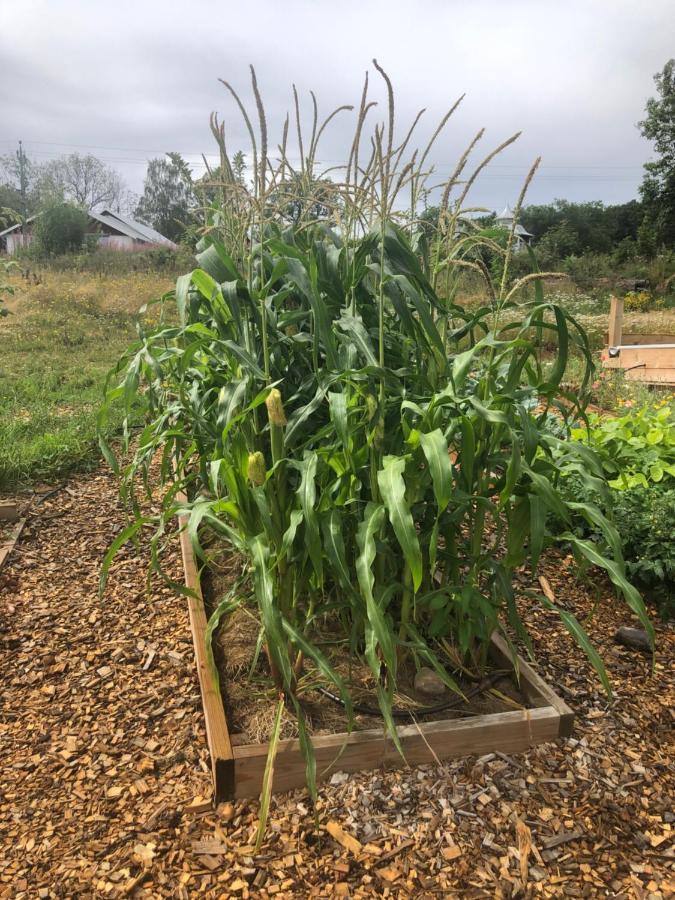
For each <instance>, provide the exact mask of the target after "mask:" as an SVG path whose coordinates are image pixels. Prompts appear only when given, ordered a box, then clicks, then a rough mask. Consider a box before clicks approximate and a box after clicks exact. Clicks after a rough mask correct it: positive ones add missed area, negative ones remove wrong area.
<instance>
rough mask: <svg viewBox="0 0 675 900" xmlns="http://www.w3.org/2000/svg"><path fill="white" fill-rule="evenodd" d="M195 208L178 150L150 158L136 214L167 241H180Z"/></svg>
mask: <svg viewBox="0 0 675 900" xmlns="http://www.w3.org/2000/svg"><path fill="white" fill-rule="evenodd" d="M195 207H196V199H195V191H194V184H193V181H192V173H191V172H190V167H189V166H188V164H187V163H186V161H185V160H184V159H183V157H182V156H181V155H180V153H167V154H166V159H151V160H150V162H149V163H148V172H147V175H146V176H145V182H144V185H143V195H142V197H141V199H140V200H139V203H138V206H137V207H136V216H137V217H138V218H139V219H140V220H141V221H142V222H145V223H146V224H148V225H151V226H152V227H153V228H155V229H156V230H157V231H159V233H160V234H163V235H164V236H165V237H168V238H169V239H170V240H173V241H176V240H180V238H181V237H182V235H183V233H184V231H185V229H186V227H187V226H188V225H189V224H190V222H191V219H192V216H193V211H194V209H195Z"/></svg>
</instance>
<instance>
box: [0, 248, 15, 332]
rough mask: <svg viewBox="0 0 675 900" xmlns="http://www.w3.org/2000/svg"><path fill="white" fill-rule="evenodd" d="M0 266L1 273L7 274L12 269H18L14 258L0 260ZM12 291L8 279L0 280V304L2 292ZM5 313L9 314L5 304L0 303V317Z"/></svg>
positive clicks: (11, 292)
mask: <svg viewBox="0 0 675 900" xmlns="http://www.w3.org/2000/svg"><path fill="white" fill-rule="evenodd" d="M0 267H1V268H2V272H3V275H4V276H7V275H9V273H10V272H11V271H12V269H18V268H19V265H18V263H16V262H14V260H9V261H5V260H0ZM13 293H14V288H13V286H12V285H11V284H10V283H9V282H8V281H0V304H2V295H3V294H9V295H11V294H13ZM6 315H9V310H8V309H7V308H6V307H5V306H2V305H0V318H2V317H3V316H6Z"/></svg>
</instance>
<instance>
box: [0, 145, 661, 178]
mask: <svg viewBox="0 0 675 900" xmlns="http://www.w3.org/2000/svg"><path fill="white" fill-rule="evenodd" d="M0 143H3V144H10V143H11V144H14V143H16V141H12V140H8V139H4V138H3V139H2V140H0ZM25 143H27V144H30V145H33V144H38V145H40V146H49V147H76V148H79V149H83V150H110V151H113V152H117V153H149V154H156V155H159V156H164V155H166V153H167V151H166V150H157V149H155V150H149V149H147V148H143V147H111V146H108V145H105V144H69V143H65V142H59V141H27V142H25ZM32 152H33V153H34V154H39V155H49V156H53V155H54V154H53V153H52V152H51V151H47V150H33V151H32ZM176 152H179V153H180V154H181V155H182V156H199V157H201V156H202V155H203V153H204V152H203V151H201V150H195V151H188V150H179V151H176ZM58 155H62V154H58ZM205 155H206V156H216V154H215V153H206V154H205ZM244 155H248V154H246V153H244ZM107 159H108V160H110V161H116V162H144V163H145V162H147V158H146V157H143V158H142V159H139V158H131V157H107ZM290 159H291V160H296V161H299V157H290ZM324 163H338V164H339V163H344V159H329V158H323V159H321V160H318V164H319V165H323V164H324ZM198 165H201V166H202V167H204V164H203V163H199V164H198ZM525 165H526V164H525ZM490 167H491V168H492V169H519V170H522V168H523V165H521V164H519V163H491V164H490ZM435 168H436V169H437V170H438V169H451V168H452V167H450V166H447V165H444V164H439V165H437V166H435ZM541 168H542V169H574V170H579V169H602V170H607V169H630V170H633V171H640V172H641V171H642V169H643V166H641V165H638V164H636V163H631V164H626V163H606V164H605V163H542V166H541Z"/></svg>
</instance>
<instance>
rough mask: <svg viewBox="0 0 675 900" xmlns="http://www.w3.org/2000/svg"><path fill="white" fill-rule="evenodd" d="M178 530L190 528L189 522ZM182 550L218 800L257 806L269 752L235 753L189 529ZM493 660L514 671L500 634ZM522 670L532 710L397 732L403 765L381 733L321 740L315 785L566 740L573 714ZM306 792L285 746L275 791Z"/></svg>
mask: <svg viewBox="0 0 675 900" xmlns="http://www.w3.org/2000/svg"><path fill="white" fill-rule="evenodd" d="M181 525H182V526H184V525H185V521H184V520H183V521H182V522H181ZM180 542H181V551H182V556H183V566H184V572H185V583H186V586H187V587H188V588H189V589H190V590H191V591H192V592H193V593H194V594H195V596H194V597H189V598H188V606H189V613H190V627H191V630H192V639H193V643H194V650H195V658H196V661H197V671H198V675H199V683H200V688H201V695H202V703H203V706H204V717H205V720H206V735H207V741H208V746H209V752H210V755H211V770H212V776H213V785H214V799H215V802H216V803H219V802H222V801H225V800H234V799H243V798H254V797H257V796H258V795H259V793H260V789H261V786H262V780H263V774H264V771H265V762H266V759H267V752H268V745H267V743H266V742H261V743H254V744H251V743H248V744H241V745H236V744H234V743H233V740H232V739H231V736H230V731H229V729H228V724H227V719H226V714H225V709H224V706H223V702H222V699H221V696H220V693H219V691H218V689H217V687H216V685H215V683H214V678H213V674H212V672H211V670H210V667H209V663H208V659H207V655H206V624H207V620H206V612H205V608H204V600H203V596H202V589H201V584H200V578H199V572H198V569H197V565H196V561H195V558H194V554H193V550H192V545H191V543H190V539H189V536H188V534H187V532H186V531H185V530H184V529H183V530H182V531H181V533H180ZM491 659H492V662H493V663H494V665H495V666H496V667H497V668H507V669H511V670H512V669H513V665H512V661H511V656H510V654H509V650H508V647H507V645H506V643H505V641H504V640H503V638H501V636H499V635H498V634H496V633H495V634H494V635H493V636H492V641H491ZM517 668H518V674H519V686H520V690H521V692H522V694H523V696H524V697H525V699H526V700H527V703H528V704H529V708H527V709H523V710H515V711H512V712H498V713H489V714H485V715H476V716H473V717H472V718H471V719H469V720H465V719H464V720H463V719H452V718H451V719H443V720H439V721H432V722H424V723H413V724H410V725H401V726H398V728H397V731H398V735H399V738H400V742H401V745H402V747H403V751H404V754H405V760H403V759H401V756H400V754H399V753H398V750H397V749H396V747H395V746H394V744H393V742H392V740H391V738H389V737H387V736H386V735H385V733H384V730H383V729H382V728H377V729H367V730H363V731H354V732H352V733H351V734H346V733H341V734H320V735H316V736H314V737H313V744H314V750H315V754H316V766H317V780H323V779H325V778H327V777H329V776H330V775H331V773H332V772H335V771H344V772H356V771H359V770H363V769H374V768H377V767H379V766H383V765H387V766H394V767H395V766H403V765H405V764H406V763H408V764H410V765H422V764H425V763H433V762H436V761H438V760H443V759H452V758H455V757H458V756H469V755H471V754H484V753H489V752H493V751H500V752H503V753H513V752H518V751H522V750H527V749H528V748H529V747H533V746H535V745H537V744H541V743H545V742H547V741H552V740H555V739H556V738H559V737H567V736H569V735H570V734H571V732H572V726H573V722H574V713H573V712H572V710H571V709H570V708H569V707H568V706H567V704H566V703H565V702H564V701H563V700H562V699H561V698H560V697H558V696H557V694H556V693H555V691H553V690H552V689H551V688H550V687H549V685H547V684H546V682H545V681H544V680H543V679H542V678H541V677H540V676H539V675H537V673H536V672H535V671H534V670H533V669H532V667H531V666H530V665H528V664H527V663H526V662H525V661H524V660H523V659H521V658H520V657H518V660H517ZM304 784H305V761H304V759H303V756H302V753H301V750H300V744H299V741H298V740H295V739H289V740H282V741H281V742H280V744H279V750H278V753H277V756H276V759H275V764H274V790H275V791H287V790H292V789H294V788H299V787H302V786H303V785H304Z"/></svg>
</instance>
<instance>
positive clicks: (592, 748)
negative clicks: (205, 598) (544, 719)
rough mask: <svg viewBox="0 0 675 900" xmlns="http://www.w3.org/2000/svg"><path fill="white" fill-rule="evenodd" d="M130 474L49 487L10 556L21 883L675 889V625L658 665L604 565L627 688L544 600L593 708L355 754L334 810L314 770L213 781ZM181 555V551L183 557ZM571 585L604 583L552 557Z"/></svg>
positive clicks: (3, 782) (557, 640)
mask: <svg viewBox="0 0 675 900" xmlns="http://www.w3.org/2000/svg"><path fill="white" fill-rule="evenodd" d="M123 522H124V514H123V512H122V510H121V508H120V507H119V505H118V503H117V499H116V487H115V483H114V480H113V478H112V477H110V476H109V475H107V474H102V473H98V474H95V475H93V476H83V477H81V478H76V479H73V480H71V481H70V482H69V484H68V485H67V486H66V488H65V489H63V490H61V491H60V492H59V493H58V494H56V495H54V496H52V497H50V498H49V499H46V500H45V501H44V502H42V503H34V504H33V506H32V509H31V511H30V512H29V519H28V523H27V525H26V527H25V528H24V531H23V533H22V535H21V538H20V540H19V542H18V544H17V546H16V548H15V549H14V551H13V553H12V554H11V556H10V557H9V559H8V560H7V561H6V563H5V565H4V567H3V569H2V571H1V572H0V641H1V642H2V643H1V645H2V653H1V654H0V665H1V666H2V671H1V673H0V679H1V681H0V684H2V693H3V701H2V707H1V709H0V719H1V721H2V730H1V732H0V735H1V738H0V739H1V755H2V779H0V897H3V898H4V897H13V898H14V897H15V898H24V897H25V898H31V900H32V898H36V897H37V898H46V897H68V898H71V897H77V898H86V897H125V896H127V897H128V896H135V897H138V898H141V897H146V898H154V897H176V898H187V897H243V898H245V897H255V898H258V897H260V898H265V897H277V898H283V897H336V896H343V897H375V896H383V897H433V896H439V897H486V898H487V897H489V898H492V897H539V896H541V897H562V896H564V897H605V896H607V897H615V898H619V897H626V898H628V897H636V898H665V897H668V896H671V895H672V891H673V889H674V883H673V879H672V876H673V868H674V867H675V851H674V850H673V833H674V830H675V815H674V813H673V797H674V796H675V791H674V786H675V785H674V781H675V779H674V777H673V776H674V771H675V764H674V761H673V754H672V745H671V744H670V743H669V740H670V729H671V727H672V716H673V709H674V707H675V704H674V702H673V701H674V700H675V695H674V691H673V684H674V678H673V646H674V643H675V642H674V640H673V632H672V629H670V630H669V629H668V628H666V627H665V626H659V628H658V631H659V652H658V654H657V660H656V669H655V671H654V674H653V675H650V661H649V660H648V659H647V658H645V657H643V656H641V655H640V654H639V653H636V652H634V651H630V650H627V649H624V648H620V647H615V646H614V645H613V642H612V635H613V632H614V629H615V628H616V626H617V625H619V624H630V622H629V617H628V616H627V614H626V613H625V612H621V611H619V610H618V608H617V607H616V606H615V605H614V604H613V602H612V599H611V594H610V592H609V590H608V589H607V587H606V586H605V585H602V584H601V589H600V594H599V604H598V607H597V610H596V612H595V615H594V617H593V619H592V622H591V625H590V626H589V627H590V630H591V633H592V635H593V637H594V640H595V641H596V642H597V644H598V645H600V647H601V650H602V652H603V654H604V656H605V658H606V660H607V662H608V667H609V670H610V675H611V677H612V679H613V682H614V685H615V688H616V696H615V699H614V701H613V703H611V704H609V703H608V702H607V700H606V698H605V697H604V695H603V693H602V692H601V690H600V689H599V687H598V684H597V682H596V679H595V678H594V676H593V675H592V673H591V671H590V668H589V666H588V664H587V663H586V662H585V660H583V659H582V658H581V657H580V656H579V654H578V653H577V652H576V651H574V650H573V648H572V646H571V644H570V641H569V640H568V639H567V638H566V637H564V636H563V634H562V630H561V626H560V624H559V623H558V621H557V620H556V619H554V618H552V617H551V616H550V614H549V613H546V612H544V611H543V610H537V611H533V612H532V613H530V614H529V621H530V625H531V627H532V630H533V633H534V634H535V636H536V647H537V654H538V659H539V660H540V664H541V666H540V667H541V670H542V671H543V672H544V674H545V675H546V676H547V677H548V678H549V679H550V680H551V681H552V682H553V683H554V684H555V685H556V686H557V687H558V689H560V690H561V691H563V692H564V696H565V697H566V699H567V700H568V702H569V703H570V704H571V705H572V706H573V707H574V708H575V710H576V712H577V729H576V733H575V737H574V738H573V739H572V740H569V741H567V742H565V743H561V744H560V745H546V746H543V747H540V748H537V749H535V750H532V751H530V752H529V753H526V754H522V755H520V756H517V757H513V758H511V757H508V756H503V755H501V754H499V753H495V754H490V755H488V756H486V757H483V758H481V759H475V758H471V759H466V760H461V761H457V762H453V763H450V764H448V765H446V766H443V767H440V768H437V767H425V768H422V769H413V770H400V771H391V772H380V771H378V772H367V773H364V774H363V775H361V776H349V777H347V776H346V775H340V774H339V773H338V774H337V775H335V776H333V779H332V782H333V783H332V784H329V785H327V786H325V787H324V788H323V789H322V790H321V793H320V803H319V807H318V821H319V831H318V832H317V831H316V830H315V826H314V817H313V813H312V810H311V809H310V808H309V804H308V802H307V798H306V796H305V795H304V794H303V793H302V792H297V793H296V794H294V795H291V796H286V797H279V798H276V800H275V801H274V803H273V808H272V813H271V817H270V827H269V833H268V840H267V842H266V843H265V845H264V846H263V849H262V852H261V853H260V854H259V855H257V856H256V855H255V854H254V851H253V847H252V843H253V835H254V830H255V826H256V821H257V820H256V813H257V804H255V803H249V804H247V803H238V804H236V805H234V806H233V805H230V804H225V805H222V806H221V807H219V808H218V810H216V811H214V810H212V809H211V808H210V805H209V803H208V796H209V784H210V782H209V774H208V770H209V767H208V755H207V752H206V749H205V747H206V742H205V736H204V728H203V721H202V714H201V707H200V699H199V690H198V685H197V680H196V676H195V672H194V664H193V656H192V649H191V642H190V633H189V628H188V620H187V613H186V609H185V603H184V600H183V599H182V598H180V597H177V596H176V595H174V594H173V593H172V591H171V589H170V588H168V587H166V586H165V585H163V584H162V583H161V582H159V581H158V580H155V581H153V583H152V584H151V587H150V591H149V592H148V591H147V590H146V558H147V557H146V555H145V554H144V552H143V549H142V548H141V550H136V549H134V548H127V549H125V550H124V551H123V552H122V553H121V555H120V556H119V557H118V558H117V560H116V562H115V563H114V565H113V571H112V573H111V580H110V585H109V589H108V591H107V593H106V595H105V597H104V598H103V599H102V600H100V599H99V598H98V594H97V582H98V571H99V566H100V561H101V558H102V555H103V553H104V552H105V549H106V548H107V546H108V544H109V542H110V541H111V539H112V538H113V536H114V535H115V534H116V533H117V532H118V531H119V529H120V528H121V526H122V523H123ZM170 568H171V569H172V570H173V574H174V575H176V576H177V575H178V574H179V571H180V570H179V567H178V558H177V555H175V556H174V557H173V558H172V560H171V561H170ZM546 575H547V577H548V580H549V582H550V584H551V587H552V589H553V591H554V592H555V594H556V597H557V600H558V602H560V603H563V604H565V605H566V606H567V607H568V608H570V609H572V610H574V611H576V612H577V614H579V615H582V616H583V615H584V614H587V613H588V612H589V611H590V609H591V607H592V606H593V603H594V602H595V599H596V598H595V597H593V598H589V597H588V595H587V594H588V592H587V591H585V590H583V589H581V587H580V586H579V585H577V583H576V582H575V581H574V579H573V578H572V576H571V574H570V571H569V568H568V565H567V561H566V560H564V559H562V560H561V559H552V560H550V562H549V563H547V570H546Z"/></svg>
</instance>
